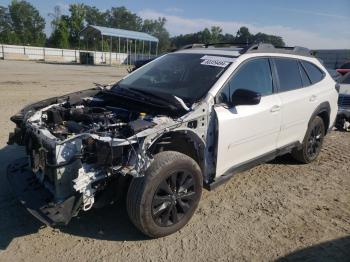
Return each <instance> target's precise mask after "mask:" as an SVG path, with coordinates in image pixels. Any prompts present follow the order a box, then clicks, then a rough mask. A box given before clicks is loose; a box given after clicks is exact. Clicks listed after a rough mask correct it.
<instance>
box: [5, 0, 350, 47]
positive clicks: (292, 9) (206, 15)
mask: <svg viewBox="0 0 350 262" xmlns="http://www.w3.org/2000/svg"><path fill="white" fill-rule="evenodd" d="M10 2H11V1H10V0H0V5H5V6H6V5H8V4H9V3H10ZM28 2H30V3H32V4H33V5H34V6H35V7H36V8H38V9H39V11H40V13H41V15H42V16H44V17H45V18H46V20H47V26H46V32H47V33H50V20H49V17H48V13H50V12H52V10H53V8H54V6H56V5H59V6H60V7H61V8H62V10H63V11H64V12H68V7H69V4H71V3H84V4H87V5H92V6H96V7H98V8H99V9H101V10H106V9H109V8H111V7H117V6H125V7H126V8H128V9H129V10H131V11H132V12H134V13H136V14H138V15H139V16H141V17H142V18H144V19H156V18H158V17H165V18H166V19H167V23H166V28H167V30H168V31H169V32H170V34H171V36H175V35H179V34H186V33H193V32H197V31H200V30H203V29H204V28H205V27H208V28H210V27H211V26H220V27H222V28H223V32H224V33H231V34H235V33H236V32H237V30H238V29H239V27H241V26H247V27H248V28H249V29H250V31H251V32H252V33H257V32H263V33H267V34H274V35H279V36H282V37H283V39H284V41H285V42H286V43H287V45H289V46H295V45H299V46H305V47H308V48H312V49H334V48H347V49H350V30H349V25H350V0H332V1H330V0H293V1H291V0H289V1H287V0H265V1H263V0H260V1H259V0H248V1H242V0H241V1H236V0H226V1H223V0H214V1H213V0H202V1H199V0H192V1H190V0H187V1H186V0H177V1H170V0H119V1H118V0H114V1H112V0H100V1H92V0H87V1H70V0H30V1H28Z"/></svg>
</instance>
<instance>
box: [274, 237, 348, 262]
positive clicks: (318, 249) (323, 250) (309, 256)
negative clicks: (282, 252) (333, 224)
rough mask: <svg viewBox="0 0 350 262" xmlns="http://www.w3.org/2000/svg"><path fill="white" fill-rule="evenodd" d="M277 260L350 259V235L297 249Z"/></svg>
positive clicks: (327, 260)
mask: <svg viewBox="0 0 350 262" xmlns="http://www.w3.org/2000/svg"><path fill="white" fill-rule="evenodd" d="M276 261H277V262H287V261H309V262H311V261H315V262H330V261H350V236H347V237H343V238H338V239H335V240H331V241H327V242H323V243H321V244H318V245H314V246H311V247H308V248H304V249H300V250H297V251H295V252H293V253H290V254H288V255H286V256H284V257H282V258H279V259H277V260H276Z"/></svg>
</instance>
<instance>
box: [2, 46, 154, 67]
mask: <svg viewBox="0 0 350 262" xmlns="http://www.w3.org/2000/svg"><path fill="white" fill-rule="evenodd" d="M80 52H91V53H92V54H93V56H94V63H95V64H107V65H108V64H113V65H120V64H134V62H135V61H137V60H142V59H148V58H151V57H154V56H152V55H149V54H135V53H129V54H127V53H115V52H112V53H110V52H100V51H89V50H73V49H57V48H48V47H35V46H18V45H5V44H0V59H4V60H34V61H35V60H38V61H40V60H41V61H47V62H61V63H80V61H79V60H80Z"/></svg>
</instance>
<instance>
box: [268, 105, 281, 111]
mask: <svg viewBox="0 0 350 262" xmlns="http://www.w3.org/2000/svg"><path fill="white" fill-rule="evenodd" d="M280 110H281V107H280V106H278V105H274V106H273V107H271V110H270V111H271V112H277V111H280Z"/></svg>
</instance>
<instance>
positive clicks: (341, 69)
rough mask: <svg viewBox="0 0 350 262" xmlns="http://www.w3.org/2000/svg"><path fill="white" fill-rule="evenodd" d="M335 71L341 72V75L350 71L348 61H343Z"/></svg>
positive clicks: (349, 62)
mask: <svg viewBox="0 0 350 262" xmlns="http://www.w3.org/2000/svg"><path fill="white" fill-rule="evenodd" d="M337 72H338V73H340V74H342V75H345V74H346V73H349V72H350V61H348V62H346V63H344V64H343V65H342V66H341V67H339V68H338V69H337Z"/></svg>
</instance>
